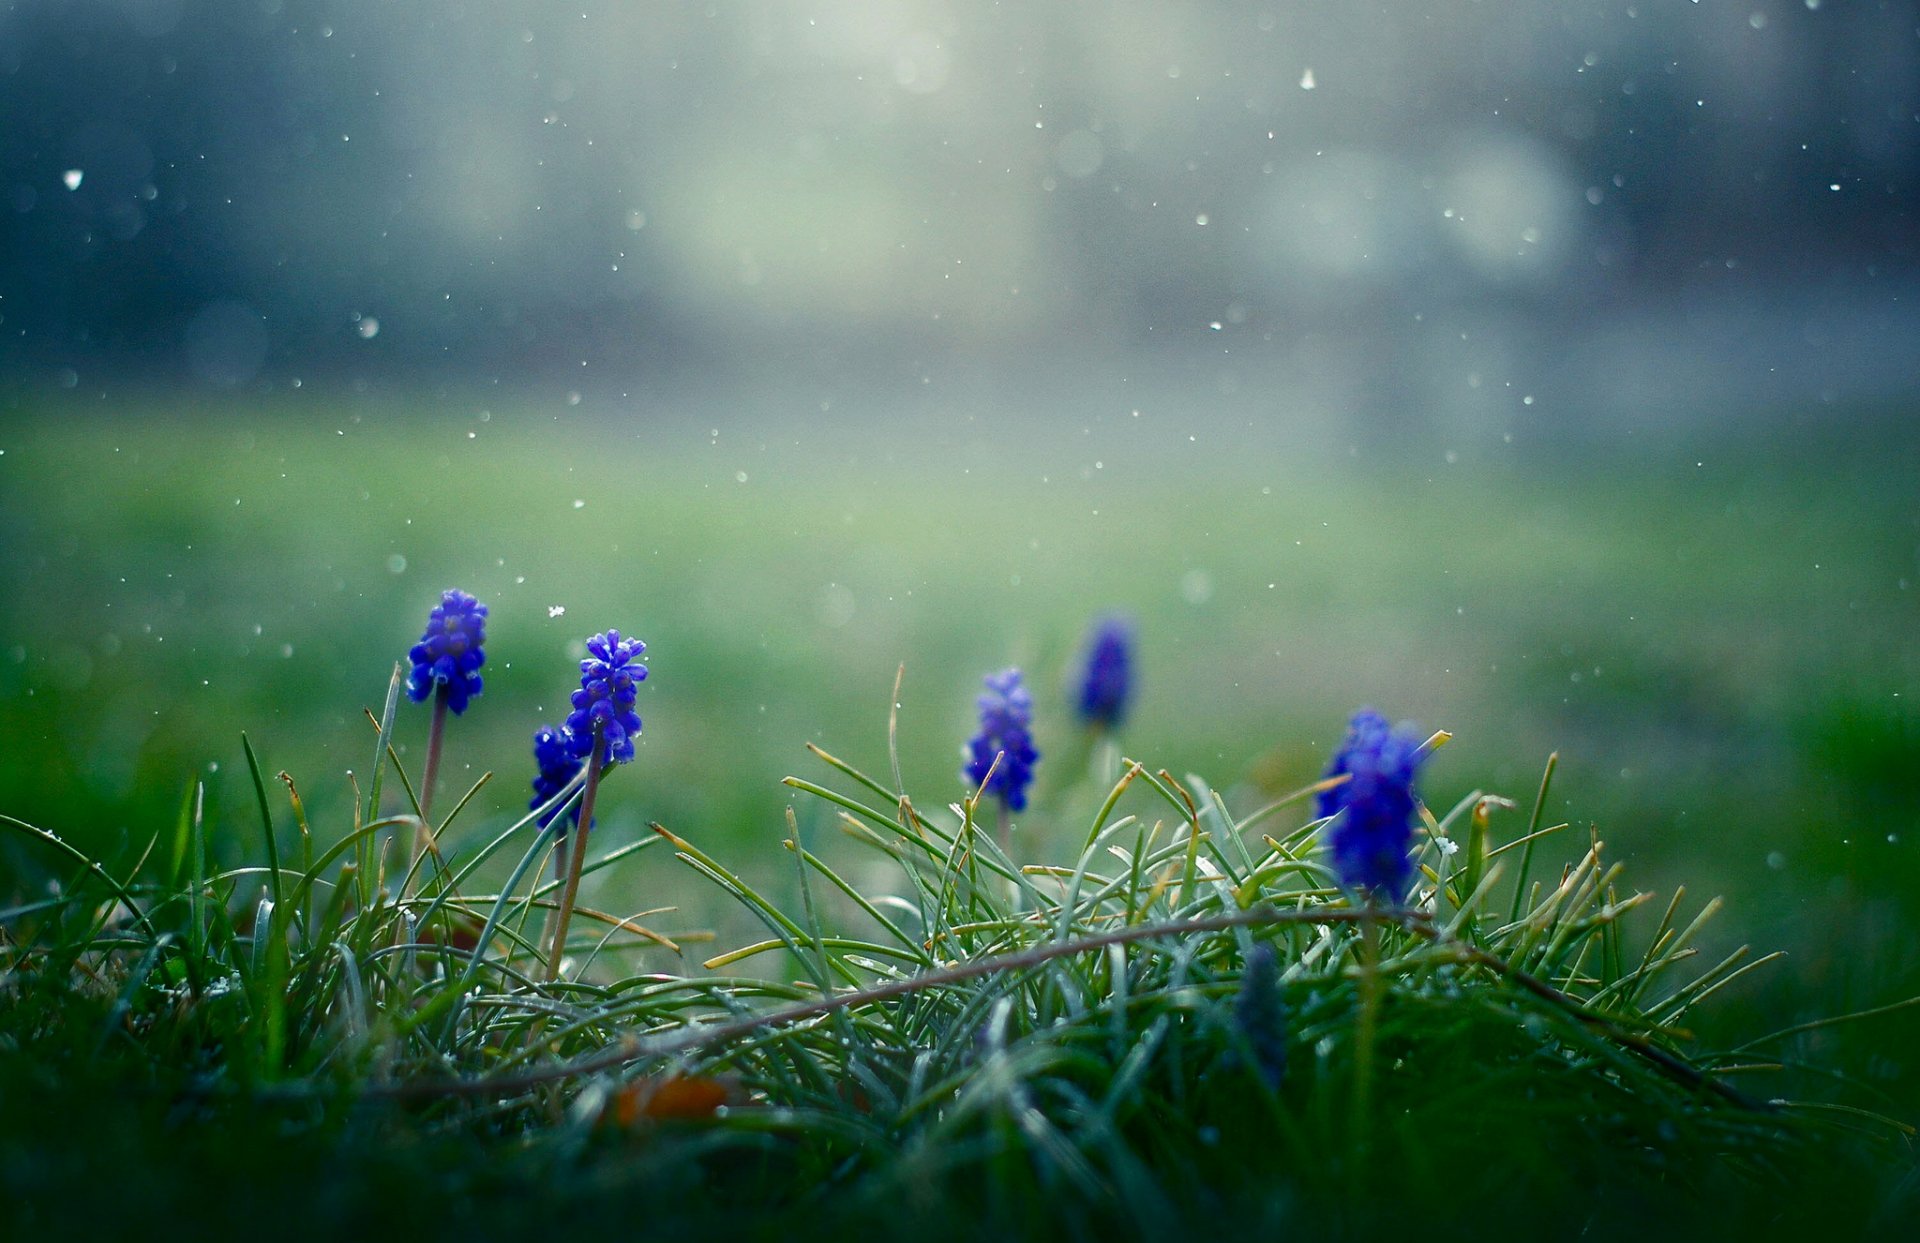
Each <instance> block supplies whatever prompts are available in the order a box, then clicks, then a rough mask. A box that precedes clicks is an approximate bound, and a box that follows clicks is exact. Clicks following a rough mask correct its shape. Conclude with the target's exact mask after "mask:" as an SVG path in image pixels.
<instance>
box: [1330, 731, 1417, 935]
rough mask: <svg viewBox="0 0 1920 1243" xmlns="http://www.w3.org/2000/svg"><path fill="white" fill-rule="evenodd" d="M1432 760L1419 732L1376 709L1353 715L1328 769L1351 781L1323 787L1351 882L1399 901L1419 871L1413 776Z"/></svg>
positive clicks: (1341, 865)
mask: <svg viewBox="0 0 1920 1243" xmlns="http://www.w3.org/2000/svg"><path fill="white" fill-rule="evenodd" d="M1425 759H1426V752H1424V751H1422V750H1421V739H1420V737H1419V735H1418V734H1417V733H1416V732H1414V731H1412V730H1408V729H1401V730H1395V729H1393V728H1392V727H1391V726H1390V725H1388V724H1387V719H1386V718H1385V717H1383V716H1381V715H1380V714H1379V713H1378V712H1375V711H1374V710H1373V709H1371V708H1362V709H1361V710H1360V711H1359V712H1357V713H1355V714H1354V717H1353V723H1352V725H1351V726H1350V727H1349V728H1348V731H1347V738H1346V741H1345V742H1344V743H1342V744H1341V747H1340V750H1339V751H1337V752H1336V753H1335V754H1334V757H1333V762H1332V763H1331V764H1330V765H1328V767H1327V776H1329V777H1340V776H1344V777H1346V778H1347V780H1345V781H1343V782H1341V783H1340V784H1339V785H1337V786H1334V787H1333V788H1332V789H1330V790H1323V791H1321V793H1320V800H1319V812H1320V814H1321V815H1322V816H1337V817H1338V818H1337V819H1335V820H1334V822H1333V825H1332V827H1331V828H1330V829H1329V831H1328V837H1327V843H1328V846H1329V847H1330V848H1331V850H1332V852H1333V866H1334V871H1335V872H1336V873H1338V874H1339V877H1340V880H1341V883H1342V884H1344V885H1346V886H1347V887H1348V888H1351V889H1355V890H1361V891H1371V892H1373V893H1376V894H1379V895H1382V896H1384V897H1385V898H1387V899H1388V900H1389V901H1395V902H1397V901H1399V900H1400V899H1401V898H1403V897H1404V896H1406V891H1407V883H1408V881H1409V880H1410V879H1411V878H1412V874H1413V861H1412V859H1411V858H1410V857H1409V856H1410V853H1411V851H1412V848H1413V818H1414V809H1415V806H1416V804H1417V802H1418V796H1417V795H1416V794H1415V793H1414V789H1413V783H1414V778H1415V777H1416V776H1417V775H1418V774H1419V771H1420V765H1421V763H1422V762H1423V761H1424V760H1425Z"/></svg>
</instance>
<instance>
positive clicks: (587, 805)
mask: <svg viewBox="0 0 1920 1243" xmlns="http://www.w3.org/2000/svg"><path fill="white" fill-rule="evenodd" d="M606 757H607V740H606V736H605V734H604V732H603V731H602V729H601V727H600V724H599V722H597V721H596V722H595V723H594V726H593V754H592V755H591V756H589V757H588V759H587V788H586V791H585V792H584V793H583V794H581V795H580V819H579V821H578V822H577V823H576V824H575V825H574V831H573V837H574V839H575V840H574V841H573V842H572V843H571V848H570V849H568V850H567V884H566V888H564V889H563V890H561V892H560V911H559V914H558V915H556V916H555V917H554V921H553V945H552V946H551V947H550V948H549V949H548V951H547V979H548V980H550V981H551V980H557V979H559V978H560V960H561V959H562V958H563V957H565V956H566V952H567V925H568V924H570V923H572V922H573V902H574V898H575V897H576V896H577V895H578V894H579V892H580V864H581V862H582V861H583V860H584V859H585V858H586V857H587V830H588V829H589V828H591V827H592V825H593V797H594V795H595V794H597V793H599V791H600V778H601V777H602V776H603V775H605V773H606V771H607V769H608V767H610V766H609V765H608V764H607V762H606Z"/></svg>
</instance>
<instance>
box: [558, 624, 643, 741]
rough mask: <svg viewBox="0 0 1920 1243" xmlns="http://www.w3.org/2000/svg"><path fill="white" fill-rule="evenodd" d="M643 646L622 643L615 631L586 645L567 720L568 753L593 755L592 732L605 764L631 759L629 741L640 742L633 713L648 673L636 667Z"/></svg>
mask: <svg viewBox="0 0 1920 1243" xmlns="http://www.w3.org/2000/svg"><path fill="white" fill-rule="evenodd" d="M646 650H647V645H646V644H644V643H642V642H641V641H640V640H638V639H622V638H621V637H620V632H619V631H618V630H609V631H607V632H606V633H605V634H597V635H594V636H593V637H592V638H591V639H588V640H587V659H586V660H583V661H581V662H580V689H579V690H577V691H575V692H574V693H573V711H572V713H570V714H569V715H568V717H567V733H568V734H570V735H571V736H572V740H573V743H572V745H573V753H574V754H575V755H576V756H579V757H581V758H582V759H584V758H586V757H587V756H588V755H590V754H592V752H593V744H594V737H595V735H596V732H597V734H598V736H599V737H600V738H601V739H602V740H603V741H604V742H605V744H606V746H605V748H604V750H603V751H602V755H603V756H604V757H605V762H606V763H609V764H624V763H626V762H627V761H628V760H631V759H632V758H633V740H634V739H635V738H637V737H639V736H640V714H639V713H638V712H636V711H635V710H634V702H635V700H636V699H637V698H638V695H637V691H638V688H639V686H640V683H642V682H644V681H646V680H647V667H646V666H645V665H643V664H641V663H640V662H639V657H640V654H641V653H642V652H644V651H646Z"/></svg>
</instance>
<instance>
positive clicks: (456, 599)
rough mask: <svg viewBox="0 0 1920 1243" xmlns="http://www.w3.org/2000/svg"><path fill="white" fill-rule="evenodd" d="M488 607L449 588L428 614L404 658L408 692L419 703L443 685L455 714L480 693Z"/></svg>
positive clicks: (464, 709) (465, 708) (463, 593)
mask: <svg viewBox="0 0 1920 1243" xmlns="http://www.w3.org/2000/svg"><path fill="white" fill-rule="evenodd" d="M486 641H487V606H486V605H484V604H482V603H480V602H479V601H478V600H476V599H474V598H473V597H472V596H470V595H468V594H467V593H466V592H464V591H459V590H453V591H448V592H447V593H446V594H445V595H443V596H441V597H440V603H438V604H436V605H434V606H433V612H432V613H430V614H428V616H427V630H426V633H425V634H423V635H421V636H420V642H418V643H416V644H414V645H413V650H412V651H410V652H408V653H407V659H408V660H410V661H412V662H413V671H412V672H411V673H410V674H408V676H407V695H408V696H409V697H410V698H412V700H413V701H414V702H415V703H420V702H422V701H423V700H425V699H426V697H427V696H429V695H431V694H433V693H434V688H436V687H439V686H444V687H446V695H447V710H448V711H450V712H452V713H453V714H454V715H456V716H458V715H459V714H460V713H462V712H465V711H466V710H467V701H468V700H469V699H472V698H473V697H474V696H475V695H478V694H479V693H480V666H482V665H484V664H486V663H487V653H486V650H485V648H484V647H483V646H482V645H483V644H485V643H486Z"/></svg>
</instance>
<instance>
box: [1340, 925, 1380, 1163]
mask: <svg viewBox="0 0 1920 1243" xmlns="http://www.w3.org/2000/svg"><path fill="white" fill-rule="evenodd" d="M1379 1020H1380V924H1379V921H1378V920H1376V919H1375V918H1374V910H1373V905H1372V899H1371V898H1369V899H1368V906H1367V910H1366V912H1365V913H1364V915H1363V917H1362V919H1361V920H1360V1016H1359V1019H1358V1021H1357V1022H1356V1024H1355V1027H1354V1033H1353V1060H1354V1070H1353V1128H1352V1133H1351V1135H1350V1137H1349V1140H1348V1144H1347V1147H1348V1151H1349V1154H1350V1157H1349V1159H1350V1160H1351V1161H1352V1162H1353V1164H1354V1170H1355V1172H1356V1173H1358V1171H1359V1170H1360V1168H1361V1167H1362V1166H1364V1164H1365V1163H1366V1148H1367V1141H1368V1139H1369V1138H1370V1136H1369V1131H1370V1128H1371V1126H1372V1122H1373V1040H1374V1030H1375V1028H1376V1027H1377V1026H1378V1025H1379Z"/></svg>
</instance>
